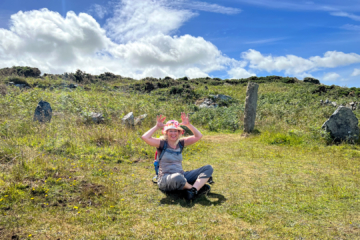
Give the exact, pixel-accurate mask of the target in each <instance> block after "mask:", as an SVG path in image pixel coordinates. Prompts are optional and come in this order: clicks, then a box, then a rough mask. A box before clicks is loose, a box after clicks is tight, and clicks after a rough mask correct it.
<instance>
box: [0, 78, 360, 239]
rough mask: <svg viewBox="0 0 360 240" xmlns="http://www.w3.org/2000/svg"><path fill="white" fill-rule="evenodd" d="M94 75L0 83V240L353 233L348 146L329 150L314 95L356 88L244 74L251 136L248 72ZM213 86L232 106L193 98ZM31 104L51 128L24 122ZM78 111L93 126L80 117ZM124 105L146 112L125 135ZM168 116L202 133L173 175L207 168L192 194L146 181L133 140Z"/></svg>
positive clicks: (357, 178)
mask: <svg viewBox="0 0 360 240" xmlns="http://www.w3.org/2000/svg"><path fill="white" fill-rule="evenodd" d="M75 74H76V73H75ZM70 75H72V74H67V76H70ZM100 76H102V77H99V76H91V77H90V76H87V75H86V77H85V78H83V80H82V81H76V80H75V79H72V78H70V77H68V78H66V77H64V75H61V76H60V75H59V76H56V75H47V76H42V77H40V78H31V77H28V78H26V79H25V78H24V80H26V82H27V83H28V84H29V85H30V86H32V88H31V89H19V88H17V87H14V86H7V83H8V82H9V78H10V77H9V76H4V77H0V94H1V95H0V108H1V109H2V110H1V112H0V216H1V217H0V238H1V239H11V238H14V239H16V238H19V239H31V238H33V239H48V238H50V239H59V238H60V239H82V238H85V239H127V238H132V239H174V238H178V239H253V238H254V239H358V238H360V234H359V232H360V214H359V213H360V171H359V170H360V162H359V160H360V154H359V150H360V146H359V144H358V143H356V144H353V145H350V144H346V143H342V144H338V145H336V144H333V143H332V142H331V139H330V138H328V135H326V134H325V133H324V132H323V131H322V130H321V128H320V127H321V125H322V124H323V123H324V122H325V121H326V119H327V118H328V117H329V116H330V115H331V114H332V113H333V112H334V111H335V108H334V107H332V106H327V105H326V106H322V105H320V100H321V99H323V100H325V99H327V98H328V99H330V100H332V101H337V102H338V104H342V103H349V102H352V101H357V100H358V95H357V94H358V89H356V88H343V87H338V86H325V85H317V84H312V83H304V82H302V81H299V80H296V79H292V80H294V81H292V80H291V78H279V77H274V76H270V77H266V78H255V77H252V78H251V80H252V81H256V82H258V83H260V87H259V100H258V112H257V119H256V131H255V132H254V134H251V135H250V136H245V135H244V134H243V132H242V128H243V112H244V100H245V95H246V83H247V81H248V80H249V79H240V80H225V81H224V80H220V79H211V78H208V79H206V78H203V79H187V78H182V79H177V80H174V79H170V78H167V79H162V80H159V79H153V78H147V79H143V80H140V81H135V80H132V79H129V78H123V77H120V76H115V75H114V76H113V75H111V74H106V73H105V74H104V75H100ZM84 79H85V80H84ZM89 79H90V80H89ZM290 82H291V83H290ZM71 83H73V84H75V83H77V84H78V88H76V89H69V88H67V87H66V86H68V85H69V84H71ZM322 86H324V87H325V91H318V90H319V88H320V87H322ZM350 92H353V93H352V94H350ZM216 94H225V95H228V96H231V97H232V98H233V99H234V100H232V101H230V102H226V103H222V104H221V105H222V107H219V108H216V109H200V108H199V107H198V106H196V105H195V104H194V103H195V100H196V99H200V98H211V96H213V95H216ZM41 99H42V100H44V101H48V102H49V103H51V106H52V108H53V117H52V120H51V123H48V124H39V123H37V122H33V121H32V118H33V114H34V110H35V108H36V106H37V104H38V102H39V101H40V100H41ZM90 112H101V113H103V115H104V118H105V121H104V123H103V124H95V123H92V121H86V119H84V116H87V115H88V113H90ZM128 112H134V115H135V116H138V115H141V114H145V113H146V114H148V117H147V118H146V119H145V120H144V121H143V123H142V125H141V126H137V127H135V128H133V129H130V128H126V127H125V126H124V125H122V124H121V118H122V117H123V116H125V115H126V114H127V113H128ZM180 112H189V113H191V121H192V123H193V124H194V125H196V126H197V127H199V129H200V130H201V132H202V133H203V134H204V138H203V139H202V140H201V141H200V142H198V143H196V144H194V145H192V146H190V147H188V148H186V149H184V162H183V166H184V169H185V170H190V169H194V168H197V167H200V166H202V165H205V164H211V165H212V166H213V167H214V169H215V172H214V181H215V182H216V184H215V185H213V187H212V191H211V193H210V194H208V196H202V197H199V198H197V199H195V201H193V202H186V201H185V200H184V199H182V198H179V196H178V195H176V194H168V195H165V194H164V193H162V192H161V191H159V190H158V189H157V187H156V185H154V184H153V183H152V182H151V179H152V177H153V175H154V169H153V166H152V161H153V156H154V152H155V149H154V148H152V147H150V146H148V145H146V144H145V143H144V142H143V141H142V140H141V138H140V137H141V135H142V134H143V133H144V132H145V131H147V130H148V129H149V128H150V127H152V126H153V125H154V124H155V117H156V115H157V114H160V113H161V114H164V115H166V116H167V119H179V118H180ZM354 113H355V114H356V115H357V117H358V118H359V117H360V111H358V110H355V111H354ZM158 134H160V132H159V133H158ZM158 136H159V135H158Z"/></svg>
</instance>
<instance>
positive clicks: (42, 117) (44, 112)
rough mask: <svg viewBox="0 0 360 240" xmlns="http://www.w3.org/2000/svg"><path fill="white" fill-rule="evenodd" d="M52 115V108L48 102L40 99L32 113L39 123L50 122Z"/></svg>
mask: <svg viewBox="0 0 360 240" xmlns="http://www.w3.org/2000/svg"><path fill="white" fill-rule="evenodd" d="M51 117H52V109H51V106H50V103H48V102H45V101H43V100H41V101H40V102H39V103H38V105H37V107H36V109H35V113H34V121H38V122H41V123H44V122H50V121H51Z"/></svg>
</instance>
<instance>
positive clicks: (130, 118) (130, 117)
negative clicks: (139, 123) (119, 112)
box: [122, 112, 134, 127]
mask: <svg viewBox="0 0 360 240" xmlns="http://www.w3.org/2000/svg"><path fill="white" fill-rule="evenodd" d="M122 123H123V124H125V125H126V126H130V127H132V126H134V114H133V112H129V113H128V114H126V116H125V117H123V118H122Z"/></svg>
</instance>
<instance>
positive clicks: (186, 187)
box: [183, 182, 193, 190]
mask: <svg viewBox="0 0 360 240" xmlns="http://www.w3.org/2000/svg"><path fill="white" fill-rule="evenodd" d="M192 187H193V185H191V184H189V183H188V182H186V183H185V186H184V188H183V190H186V189H191V188H192Z"/></svg>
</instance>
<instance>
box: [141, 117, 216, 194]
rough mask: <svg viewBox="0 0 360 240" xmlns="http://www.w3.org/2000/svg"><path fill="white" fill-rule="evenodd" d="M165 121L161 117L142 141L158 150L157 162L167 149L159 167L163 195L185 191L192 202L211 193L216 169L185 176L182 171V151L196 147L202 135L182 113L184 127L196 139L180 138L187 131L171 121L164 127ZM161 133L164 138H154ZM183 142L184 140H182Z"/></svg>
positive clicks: (191, 137) (193, 171)
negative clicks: (158, 131)
mask: <svg viewBox="0 0 360 240" xmlns="http://www.w3.org/2000/svg"><path fill="white" fill-rule="evenodd" d="M165 119H166V117H162V115H160V116H157V117H156V121H157V123H156V125H155V126H154V127H153V128H151V129H150V130H149V131H147V132H146V133H145V134H144V135H143V136H142V137H141V138H142V139H143V140H144V141H145V142H146V143H147V144H149V145H150V146H154V147H156V148H157V150H158V155H157V159H158V160H159V156H160V153H161V151H162V150H163V148H164V144H165V142H167V147H166V148H165V152H164V153H163V155H162V158H161V159H160V160H159V161H160V166H159V175H158V186H159V189H160V190H163V191H174V190H186V192H185V193H186V199H188V200H192V199H194V198H195V196H196V195H200V194H206V193H208V192H209V191H210V186H209V185H207V184H206V182H208V180H209V179H210V177H211V175H212V173H213V168H212V167H211V166H210V165H206V166H203V167H201V168H198V169H195V170H192V171H188V172H184V170H183V168H182V159H183V158H182V154H181V147H180V145H179V144H182V147H186V146H189V145H191V144H194V143H196V142H197V141H199V140H200V139H201V138H202V134H201V133H200V132H199V130H197V129H196V128H195V127H194V126H193V125H191V124H190V122H189V115H186V114H185V113H181V120H182V123H181V125H184V126H186V127H188V128H189V129H190V130H191V131H192V132H193V134H194V135H193V136H190V137H184V138H181V137H182V135H183V133H184V130H183V129H182V128H181V127H180V125H179V122H178V121H176V120H171V121H168V122H167V123H166V124H165V125H164V123H163V122H164V120H165ZM159 129H162V134H163V135H164V136H163V137H161V138H153V137H152V135H153V134H154V133H155V132H156V131H157V130H159ZM180 138H181V139H180Z"/></svg>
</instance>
